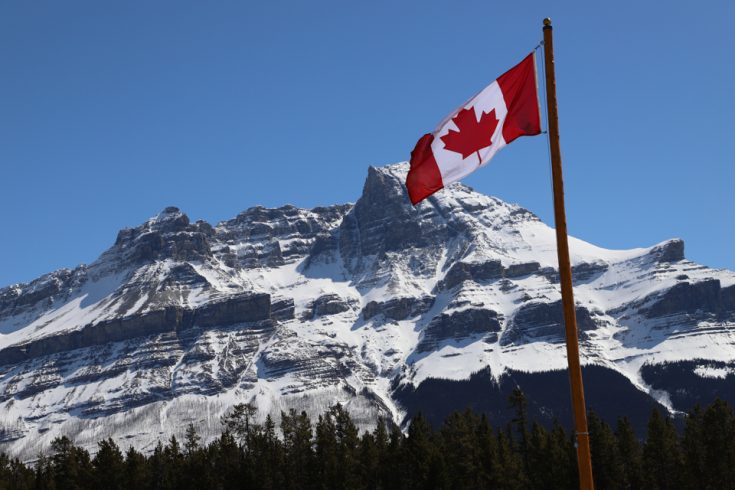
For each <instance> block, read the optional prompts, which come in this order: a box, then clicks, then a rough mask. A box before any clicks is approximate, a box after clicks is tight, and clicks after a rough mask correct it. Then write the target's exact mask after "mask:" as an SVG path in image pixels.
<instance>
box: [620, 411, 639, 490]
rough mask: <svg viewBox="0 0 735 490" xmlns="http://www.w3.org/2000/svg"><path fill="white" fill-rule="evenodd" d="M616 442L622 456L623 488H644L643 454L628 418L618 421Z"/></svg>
mask: <svg viewBox="0 0 735 490" xmlns="http://www.w3.org/2000/svg"><path fill="white" fill-rule="evenodd" d="M615 440H616V441H617V445H618V454H619V455H620V462H621V471H622V482H623V488H626V489H631V490H632V489H637V488H643V452H642V449H641V444H640V442H639V441H638V437H637V436H636V434H635V431H634V430H633V426H632V425H631V423H630V420H629V419H628V418H627V417H623V418H620V419H618V423H617V426H616V427H615Z"/></svg>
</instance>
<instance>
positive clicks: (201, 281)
mask: <svg viewBox="0 0 735 490" xmlns="http://www.w3.org/2000/svg"><path fill="white" fill-rule="evenodd" d="M406 171H407V167H406V165H405V164H398V165H394V166H389V167H383V168H370V169H369V171H368V176H367V180H366V182H365V186H364V189H363V192H362V195H361V196H360V198H359V199H358V200H357V202H356V203H355V204H354V205H350V204H347V205H337V206H330V207H320V208H314V209H310V210H308V209H298V208H295V207H293V206H284V207H282V208H277V209H266V208H263V207H255V208H251V209H249V210H247V211H245V212H243V213H241V214H240V215H238V216H237V217H236V218H234V219H232V220H228V221H224V222H222V223H219V224H217V225H216V226H212V225H210V224H208V223H205V222H202V221H198V222H195V223H191V222H190V221H189V219H188V218H187V216H186V215H185V214H183V213H182V212H181V211H179V210H178V209H177V208H166V209H165V210H164V211H163V212H161V213H160V214H159V215H158V216H156V217H154V218H152V219H150V220H148V221H147V222H146V223H144V224H142V225H140V226H138V227H136V228H129V229H125V230H122V231H120V233H119V234H118V236H117V239H116V240H115V243H114V245H113V246H112V247H110V249H109V250H107V251H105V252H104V253H103V254H102V255H101V256H100V258H99V259H98V260H97V261H95V262H94V263H93V264H90V265H88V266H80V267H78V268H76V269H74V270H66V269H64V270H59V271H56V272H53V273H51V274H47V275H45V276H42V277H41V278H39V279H37V280H35V281H33V282H31V283H29V284H19V285H14V286H10V287H7V288H4V289H0V334H2V336H1V337H0V449H3V450H5V451H9V452H11V453H14V454H18V455H20V456H22V457H24V458H32V457H34V456H35V454H36V453H37V452H38V451H39V450H41V449H42V448H44V447H45V446H46V445H48V444H49V442H50V441H51V440H52V439H53V438H54V437H56V436H57V435H60V434H67V435H69V436H71V437H73V438H74V439H75V440H76V441H77V442H78V443H80V444H87V445H90V446H91V445H93V444H94V442H95V441H97V440H99V439H101V438H103V437H108V436H111V437H114V438H117V439H118V440H119V441H120V442H121V444H122V445H123V446H126V445H128V444H134V445H136V446H137V447H141V448H143V449H146V448H152V447H153V446H154V445H155V443H156V442H157V440H158V439H159V438H167V437H169V436H170V435H171V434H179V433H180V432H181V431H182V430H183V427H185V426H186V425H187V424H188V423H189V422H192V423H194V424H195V425H196V426H197V427H198V428H199V430H200V432H202V433H203V434H204V436H205V437H208V436H210V435H213V434H215V433H216V432H217V431H219V424H218V421H219V417H220V416H221V414H222V413H223V412H224V411H225V410H226V409H227V408H228V407H229V406H231V405H232V404H234V403H238V402H243V401H255V402H256V403H257V405H258V407H259V408H260V414H261V416H263V417H264V416H265V415H266V414H268V413H271V414H272V415H274V416H275V417H276V418H277V417H278V415H279V413H280V410H285V409H288V408H292V407H293V408H297V409H306V410H307V411H309V412H311V413H312V414H316V413H319V412H321V411H323V410H324V409H325V408H326V407H327V406H329V405H331V404H333V403H335V402H342V403H344V404H345V405H346V406H347V408H348V409H349V410H351V411H352V413H353V415H354V416H355V417H356V418H357V420H358V422H359V423H360V424H361V425H362V426H364V427H367V426H369V425H370V424H371V423H373V422H374V420H375V419H376V417H377V416H379V415H382V416H385V417H388V418H390V419H392V420H394V421H395V422H396V423H399V424H400V423H403V421H404V420H405V417H406V416H409V415H410V414H411V413H413V412H414V411H415V410H419V409H421V410H422V411H424V412H425V413H428V414H429V416H430V417H431V418H432V419H433V420H436V421H438V420H440V419H441V417H442V416H443V415H444V414H446V412H447V411H449V410H452V409H461V408H464V407H465V406H467V405H471V406H475V407H476V408H480V409H483V410H486V411H488V412H489V413H491V414H492V415H493V417H494V419H495V420H496V421H498V422H502V420H503V417H504V413H505V407H506V401H505V394H506V393H507V392H508V391H509V390H510V389H512V387H513V386H516V385H520V386H521V387H522V388H524V390H526V391H527V392H528V393H529V395H530V396H531V403H530V408H531V411H532V415H535V416H537V417H540V418H542V419H543V418H549V419H550V418H554V417H558V418H560V419H561V420H563V421H564V420H568V419H569V409H568V404H569V398H568V383H567V382H566V377H565V376H566V374H565V372H564V371H563V369H564V368H565V366H566V360H565V351H564V337H563V318H562V311H561V303H560V296H559V287H558V271H557V269H556V249H555V238H554V231H553V229H551V228H549V227H548V226H547V225H545V224H544V223H542V222H541V221H540V220H539V219H538V218H537V217H535V216H534V215H533V214H532V213H530V212H528V211H527V210H525V209H523V208H521V207H519V206H516V205H511V204H508V203H505V202H503V201H500V200H498V199H495V198H492V197H488V196H483V195H480V194H478V193H475V192H473V191H472V190H471V189H470V188H468V187H466V186H462V185H454V186H451V187H450V188H448V189H445V190H444V191H442V192H440V193H438V194H437V195H435V196H433V197H431V198H429V199H428V200H426V201H425V202H424V203H422V204H421V205H419V206H417V207H415V208H414V207H413V206H411V205H410V203H409V201H408V199H407V196H406V195H405V190H404V187H403V184H402V182H403V180H404V177H405V172H406ZM570 246H571V252H572V262H573V266H574V267H573V276H574V282H575V298H576V301H577V319H578V323H579V328H580V339H581V350H582V355H583V362H584V364H585V365H586V368H585V375H586V376H587V377H588V379H587V384H588V386H587V388H588V390H587V391H588V402H589V404H590V406H591V407H592V408H595V409H596V410H597V411H598V412H600V413H602V414H603V415H605V416H608V417H610V418H614V417H616V416H618V415H624V414H625V415H632V416H634V417H636V416H637V415H640V419H641V420H642V419H643V418H644V417H646V416H647V414H648V413H647V412H648V410H649V409H650V408H651V407H652V406H659V407H665V408H667V409H669V410H671V411H672V412H673V413H676V412H677V411H681V410H686V409H688V408H689V407H690V406H691V405H692V404H693V403H696V402H709V401H710V399H711V397H712V395H713V394H717V395H719V396H722V397H725V398H730V399H731V400H735V389H733V388H732V387H733V386H735V374H734V373H735V362H733V359H735V345H734V343H733V340H732V333H733V329H735V274H733V273H732V272H730V271H724V270H713V269H708V268H706V267H703V266H701V265H697V264H695V263H692V262H690V261H688V260H686V258H685V256H684V244H683V242H682V241H681V240H669V241H666V242H663V243H661V244H659V245H656V246H653V247H650V248H640V249H634V250H624V251H612V250H605V249H602V248H599V247H595V246H593V245H591V244H588V243H585V242H583V241H580V240H576V239H571V240H570ZM620 400H625V401H626V403H620Z"/></svg>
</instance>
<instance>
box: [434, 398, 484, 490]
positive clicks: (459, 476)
mask: <svg viewBox="0 0 735 490" xmlns="http://www.w3.org/2000/svg"><path fill="white" fill-rule="evenodd" d="M479 423H480V421H479V420H478V419H477V417H476V416H475V415H474V414H473V413H472V412H471V411H470V410H466V411H464V412H463V413H459V412H454V413H452V414H450V415H449V416H448V417H447V418H446V419H445V420H444V425H443V426H442V428H441V431H440V434H441V449H442V452H441V454H442V455H443V457H444V460H445V461H446V467H447V468H446V469H447V472H448V473H449V474H450V475H452V477H451V484H450V486H451V487H452V488H483V483H484V480H485V478H483V472H484V465H483V464H482V460H481V457H482V451H481V447H480V441H479V439H478V437H477V433H476V427H477V425H479Z"/></svg>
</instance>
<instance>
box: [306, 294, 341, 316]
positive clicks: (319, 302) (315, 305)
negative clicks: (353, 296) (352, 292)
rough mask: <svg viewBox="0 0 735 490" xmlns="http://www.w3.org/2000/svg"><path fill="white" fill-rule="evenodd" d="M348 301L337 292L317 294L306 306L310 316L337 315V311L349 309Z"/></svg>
mask: <svg viewBox="0 0 735 490" xmlns="http://www.w3.org/2000/svg"><path fill="white" fill-rule="evenodd" d="M349 310H350V305H349V303H348V302H347V301H346V300H345V299H344V298H342V297H341V296H339V295H338V294H325V295H323V296H319V297H318V298H317V299H315V300H314V301H312V302H311V303H310V304H309V306H308V311H310V312H311V317H312V318H313V317H317V316H327V315H337V314H339V313H342V312H345V311H349Z"/></svg>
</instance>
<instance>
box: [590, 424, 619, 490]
mask: <svg viewBox="0 0 735 490" xmlns="http://www.w3.org/2000/svg"><path fill="white" fill-rule="evenodd" d="M587 426H588V428H589V429H588V430H589V433H590V451H591V453H592V473H593V475H594V478H595V487H597V488H605V489H610V490H618V489H622V488H625V487H624V470H623V463H622V461H621V459H620V453H619V452H618V444H617V440H616V439H615V434H614V433H613V431H612V429H611V428H610V426H609V425H608V424H607V423H605V421H603V420H602V419H601V418H600V417H598V416H597V414H596V413H595V412H593V411H590V412H589V414H588V416H587Z"/></svg>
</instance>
